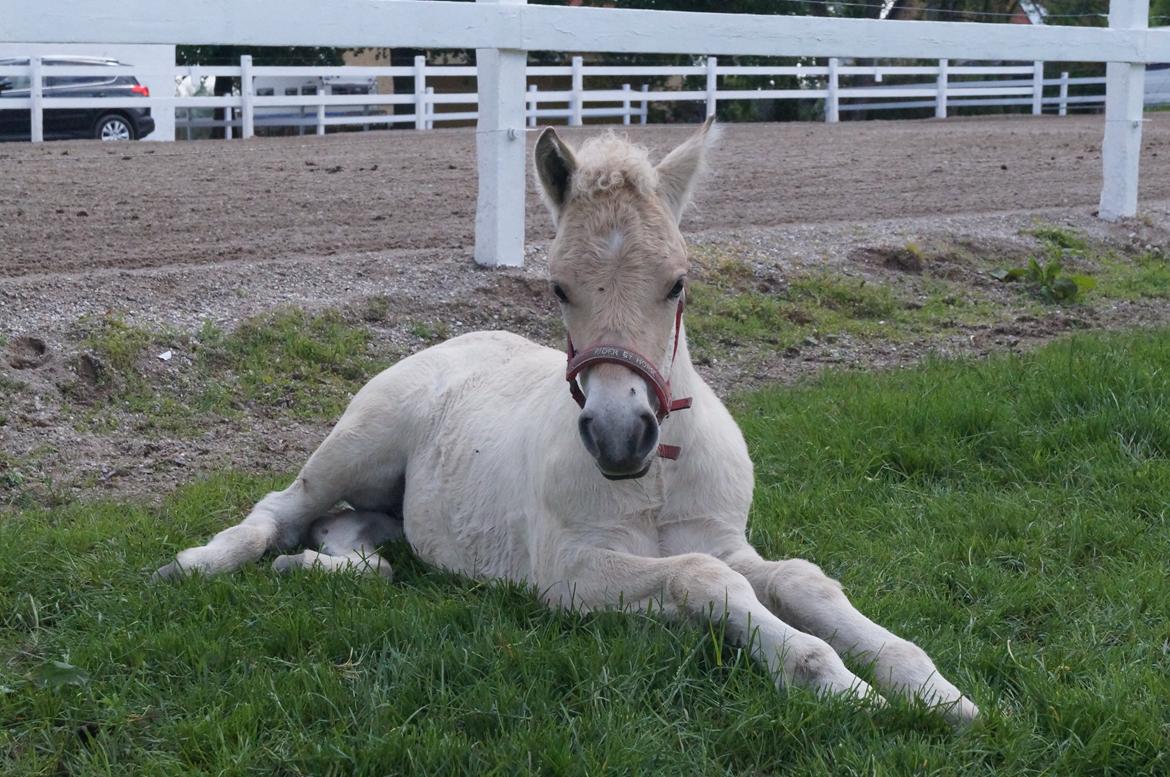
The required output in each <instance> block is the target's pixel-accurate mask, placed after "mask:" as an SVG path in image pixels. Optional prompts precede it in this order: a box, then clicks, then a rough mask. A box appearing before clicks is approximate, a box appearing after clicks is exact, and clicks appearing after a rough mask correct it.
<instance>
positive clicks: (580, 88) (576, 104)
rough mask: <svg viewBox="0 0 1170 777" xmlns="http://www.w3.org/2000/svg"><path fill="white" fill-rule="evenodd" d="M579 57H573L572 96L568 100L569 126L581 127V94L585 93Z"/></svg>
mask: <svg viewBox="0 0 1170 777" xmlns="http://www.w3.org/2000/svg"><path fill="white" fill-rule="evenodd" d="M581 64H582V59H581V57H573V85H572V87H571V88H572V90H573V94H572V97H571V98H570V100H569V126H571V127H580V126H581V107H582V105H581V103H582V101H583V100H582V94H581V93H582V92H584V91H585V79H584V77H583V76H582V74H581Z"/></svg>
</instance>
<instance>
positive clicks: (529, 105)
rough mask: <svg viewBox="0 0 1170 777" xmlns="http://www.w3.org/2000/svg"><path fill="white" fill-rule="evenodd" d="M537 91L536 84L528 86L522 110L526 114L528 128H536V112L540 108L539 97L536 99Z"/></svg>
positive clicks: (538, 88)
mask: <svg viewBox="0 0 1170 777" xmlns="http://www.w3.org/2000/svg"><path fill="white" fill-rule="evenodd" d="M539 91H540V87H538V86H537V85H536V84H529V85H528V100H527V101H526V102H525V107H524V110H525V112H526V113H527V114H528V126H529V127H535V126H536V111H537V109H538V108H539V106H540V97H538V93H539Z"/></svg>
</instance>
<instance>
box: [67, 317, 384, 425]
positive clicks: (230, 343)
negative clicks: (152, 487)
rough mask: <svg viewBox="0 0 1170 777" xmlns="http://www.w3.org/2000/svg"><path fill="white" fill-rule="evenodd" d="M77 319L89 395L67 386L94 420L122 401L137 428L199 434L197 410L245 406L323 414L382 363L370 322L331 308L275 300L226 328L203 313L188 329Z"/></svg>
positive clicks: (221, 411)
mask: <svg viewBox="0 0 1170 777" xmlns="http://www.w3.org/2000/svg"><path fill="white" fill-rule="evenodd" d="M372 310H373V313H376V312H377V309H376V307H375V308H373V309H372ZM365 312H370V311H368V310H367V311H363V313H365ZM82 326H83V329H84V330H85V335H84V338H83V340H82V344H83V345H84V346H85V347H86V348H87V349H88V350H89V351H90V352H92V353H93V354H95V355H96V356H97V358H98V360H99V363H100V365H101V371H100V373H99V374H98V376H97V378H98V380H97V383H98V385H97V386H96V392H95V395H88V394H87V391H88V389H86V388H84V387H83V388H81V389H77V390H75V391H74V394H75V395H78V398H79V399H81V400H82V401H83V402H84V401H88V402H89V407H88V412H87V413H86V414H85V423H86V424H88V425H89V427H90V428H94V429H99V430H101V429H110V428H113V427H114V426H116V425H117V424H119V423H121V422H122V420H123V417H122V415H121V412H111V411H113V410H117V411H129V412H130V413H131V414H132V419H133V423H135V428H136V430H137V431H140V432H141V433H143V434H171V435H191V434H199V433H201V432H202V431H203V430H204V427H203V425H202V422H203V421H204V420H205V419H206V417H207V415H209V414H211V415H216V416H219V417H224V418H233V417H236V416H238V415H239V414H240V412H241V411H244V410H247V409H250V408H262V409H269V410H276V411H279V412H281V413H287V414H289V415H290V416H292V417H295V418H302V419H318V420H320V419H332V418H336V417H337V416H338V415H340V413H341V411H342V410H344V409H345V406H346V404H347V403H348V401H349V398H350V396H351V395H352V393H353V392H354V391H356V390H357V389H359V388H360V387H361V386H362V384H363V383H364V382H365V381H366V380H367V379H368V378H369V377H370V376H371V375H373V374H374V373H376V372H377V371H378V369H379V368H380V367H381V366H383V365H382V363H381V361H380V360H379V359H377V358H375V357H374V356H373V355H372V353H371V351H372V350H373V349H372V347H371V336H370V330H369V329H368V328H367V327H366V326H365V325H363V324H361V323H352V322H350V321H348V320H347V319H346V318H345V317H344V316H342V315H341V314H340V313H338V312H336V311H326V312H323V313H316V314H310V313H307V312H305V311H304V310H302V309H300V308H294V307H288V308H280V309H277V310H274V311H271V312H269V313H266V314H264V315H261V316H257V317H254V318H250V319H246V320H244V321H243V322H242V323H241V324H240V325H239V326H238V327H237V328H236V329H235V330H233V331H230V332H226V331H224V330H222V329H220V328H219V327H217V326H215V325H213V324H211V323H206V324H204V326H203V328H202V329H201V330H200V331H199V332H198V333H196V334H195V335H193V336H186V335H181V334H177V333H156V332H150V331H147V330H144V329H141V328H137V327H134V326H131V325H129V324H127V323H126V322H125V321H123V320H122V319H120V318H118V317H117V316H106V317H103V318H101V319H97V320H94V321H85V322H82ZM164 348H173V349H174V350H175V351H176V352H177V354H178V359H179V360H178V361H175V362H174V363H173V364H174V367H173V372H172V373H171V374H169V375H168V372H167V369H166V368H165V367H162V366H161V363H159V362H157V361H155V357H156V355H157V353H158V352H160V351H162V350H163V349H164Z"/></svg>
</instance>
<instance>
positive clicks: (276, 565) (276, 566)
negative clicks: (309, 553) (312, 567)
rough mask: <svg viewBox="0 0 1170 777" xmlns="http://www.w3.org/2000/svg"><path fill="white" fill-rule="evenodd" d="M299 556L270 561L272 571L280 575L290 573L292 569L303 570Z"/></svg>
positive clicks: (278, 557)
mask: <svg viewBox="0 0 1170 777" xmlns="http://www.w3.org/2000/svg"><path fill="white" fill-rule="evenodd" d="M303 568H304V566H303V565H302V563H301V557H300V555H299V554H298V555H295V556H277V557H276V558H275V559H273V560H272V571H273V572H279V573H280V574H282V575H285V574H288V573H289V572H292V571H293V570H294V569H303Z"/></svg>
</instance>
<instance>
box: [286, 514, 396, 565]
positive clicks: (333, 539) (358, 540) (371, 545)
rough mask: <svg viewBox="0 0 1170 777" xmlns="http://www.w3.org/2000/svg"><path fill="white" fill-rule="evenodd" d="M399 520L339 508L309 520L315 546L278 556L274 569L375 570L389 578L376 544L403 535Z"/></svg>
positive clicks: (310, 534)
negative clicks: (311, 522)
mask: <svg viewBox="0 0 1170 777" xmlns="http://www.w3.org/2000/svg"><path fill="white" fill-rule="evenodd" d="M403 536H404V535H403V531H402V521H401V520H400V519H398V518H396V517H394V516H391V515H387V514H385V513H375V512H369V511H358V510H348V509H347V510H342V511H340V512H338V513H335V514H333V515H328V516H326V517H324V518H320V519H318V520H316V521H314V522H313V526H312V527H311V528H310V529H309V542H310V543H311V544H312V545H313V546H315V548H316V549H315V550H314V549H307V550H305V551H304V552H302V553H297V554H295V555H286V556H278V557H277V558H276V560H275V561H273V562H272V568H273V569H275V570H276V571H277V572H289V571H292V570H294V569H324V570H328V571H331V572H366V573H377V574H379V575H381V576H382V577H384V578H386V579H387V580H389V579H390V578H391V577H392V576H393V571H392V570H391V568H390V562H388V561H387V560H386V559H384V558H382V557H381V556H379V555H378V546H379V545H382V544H384V543H387V542H393V541H395V540H399V539H402V538H403Z"/></svg>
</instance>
